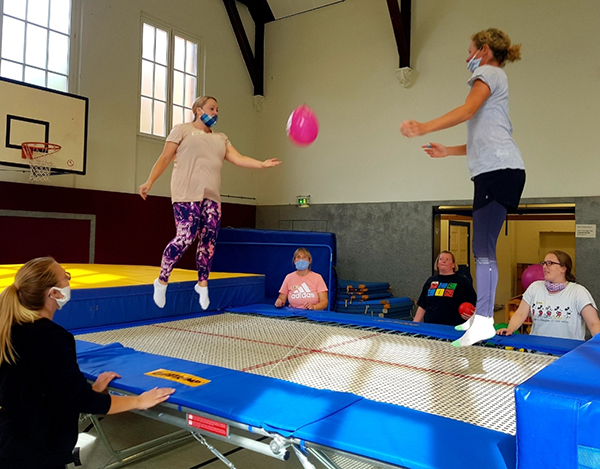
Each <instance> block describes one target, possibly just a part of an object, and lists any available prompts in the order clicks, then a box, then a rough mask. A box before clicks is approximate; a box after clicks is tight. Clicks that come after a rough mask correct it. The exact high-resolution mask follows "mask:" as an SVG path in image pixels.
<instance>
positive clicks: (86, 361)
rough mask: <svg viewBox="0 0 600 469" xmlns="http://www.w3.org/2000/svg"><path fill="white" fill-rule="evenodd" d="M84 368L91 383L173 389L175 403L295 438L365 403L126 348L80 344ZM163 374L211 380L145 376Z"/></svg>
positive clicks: (345, 395) (79, 356)
mask: <svg viewBox="0 0 600 469" xmlns="http://www.w3.org/2000/svg"><path fill="white" fill-rule="evenodd" d="M77 359H78V362H79V367H80V368H81V370H82V372H83V373H84V375H85V376H86V378H88V379H95V378H96V377H97V376H98V375H99V374H100V373H102V372H104V371H109V370H110V371H114V372H116V373H119V374H120V375H121V378H119V379H116V380H114V381H113V382H111V387H114V388H116V389H120V390H123V391H128V392H132V393H135V394H141V393H142V392H144V391H147V390H149V389H152V388H154V387H172V388H175V390H176V391H175V393H174V394H173V395H172V396H171V397H170V398H169V401H168V402H170V403H171V404H177V405H179V406H182V407H188V408H191V409H195V410H198V411H201V412H206V413H209V414H212V415H215V416H218V417H222V418H225V419H229V420H233V421H235V422H239V423H243V424H246V425H250V426H254V427H262V428H264V429H265V430H268V431H275V432H277V433H280V434H282V435H283V436H290V435H291V434H293V433H294V432H295V431H296V430H298V429H300V428H302V427H304V426H306V425H309V424H311V423H314V422H316V421H319V420H322V419H324V418H327V417H329V416H330V415H332V414H335V413H336V412H339V411H340V410H342V409H344V408H345V407H347V406H349V405H351V404H353V403H355V402H357V401H360V400H361V399H362V398H361V397H360V396H356V395H354V394H350V393H343V392H334V391H329V390H320V389H313V388H310V387H307V386H302V385H299V384H295V383H290V382H287V381H283V380H279V379H273V378H267V377H264V376H259V375H254V374H250V373H244V372H241V371H235V370H230V369H227V368H222V367H218V366H212V365H204V364H201V363H195V362H190V361H187V360H181V359H177V358H169V357H163V356H160V355H154V354H149V353H144V352H138V351H136V350H134V349H131V348H127V347H123V346H122V345H121V344H117V343H113V344H109V345H104V346H102V345H96V344H90V343H89V342H83V341H77ZM158 369H164V370H168V371H172V372H177V373H186V374H191V375H193V376H195V377H199V378H203V379H207V380H210V382H209V383H207V384H204V385H201V386H198V387H191V386H188V385H185V384H180V383H178V382H174V381H171V380H166V379H162V378H157V377H152V376H147V375H146V374H145V373H148V372H151V371H155V370H158Z"/></svg>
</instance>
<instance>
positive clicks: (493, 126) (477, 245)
mask: <svg viewBox="0 0 600 469" xmlns="http://www.w3.org/2000/svg"><path fill="white" fill-rule="evenodd" d="M520 58H521V45H520V44H511V42H510V39H509V37H508V35H506V34H505V33H504V32H502V31H500V30H498V29H493V28H491V29H487V30H485V31H480V32H478V33H476V34H474V35H473V36H472V37H471V44H470V45H469V56H468V58H467V68H468V69H469V71H470V72H471V73H472V76H471V78H470V79H469V81H468V82H467V83H468V85H469V86H470V88H471V91H470V92H469V95H468V96H467V98H466V100H465V103H464V104H463V105H462V106H459V107H457V108H456V109H454V110H452V111H450V112H448V113H447V114H444V115H443V116H441V117H438V118H437V119H433V120H431V121H429V122H424V123H421V122H417V121H414V120H408V121H404V122H402V124H401V126H400V131H401V132H402V135H404V136H406V137H417V136H421V135H425V134H428V133H430V132H434V131H437V130H442V129H447V128H449V127H453V126H455V125H458V124H461V123H463V122H467V144H466V145H458V146H451V147H447V146H444V145H441V144H439V143H433V142H430V143H429V144H427V145H423V149H424V150H425V152H426V153H427V154H428V155H429V156H431V157H433V158H442V157H445V156H449V155H467V161H468V164H469V170H470V172H471V179H472V180H473V182H474V184H475V194H474V197H473V254H474V255H475V263H476V279H477V305H476V311H475V314H474V315H473V316H472V317H471V318H470V319H469V320H468V321H467V322H466V323H464V324H461V325H459V326H456V329H457V330H461V331H466V332H465V334H463V336H462V337H461V338H460V339H458V340H455V341H454V342H452V345H453V346H455V347H461V346H462V347H464V346H468V345H472V344H474V343H476V342H479V341H481V340H486V339H489V338H491V337H493V336H494V335H495V333H496V332H495V330H494V300H495V295H496V285H497V284H498V264H497V263H496V243H497V240H498V235H499V233H500V229H501V228H502V224H503V223H504V219H505V218H506V214H507V212H508V211H509V210H514V209H516V208H517V207H518V205H519V200H520V198H521V193H522V192H523V188H524V186H525V166H524V164H523V159H522V158H521V152H520V151H519V148H518V147H517V145H516V143H515V142H514V140H513V139H512V124H511V122H510V119H509V116H508V80H507V77H506V73H504V71H503V70H502V67H504V65H505V64H506V62H514V61H516V60H519V59H520Z"/></svg>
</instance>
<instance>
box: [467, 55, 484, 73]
mask: <svg viewBox="0 0 600 469" xmlns="http://www.w3.org/2000/svg"><path fill="white" fill-rule="evenodd" d="M480 50H481V49H478V50H477V52H479V51H480ZM477 52H475V54H474V55H473V57H472V58H471V60H469V62H468V63H467V68H468V69H469V72H471V73H475V70H477V69H478V68H479V64H480V63H481V58H479V59H476V58H475V56H476V55H477Z"/></svg>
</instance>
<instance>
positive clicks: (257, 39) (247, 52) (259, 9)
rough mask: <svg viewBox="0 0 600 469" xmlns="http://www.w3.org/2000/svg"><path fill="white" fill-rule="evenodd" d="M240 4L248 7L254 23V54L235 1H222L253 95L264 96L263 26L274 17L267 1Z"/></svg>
mask: <svg viewBox="0 0 600 469" xmlns="http://www.w3.org/2000/svg"><path fill="white" fill-rule="evenodd" d="M240 3H242V4H244V5H246V7H248V11H249V12H250V16H252V20H253V21H254V53H253V52H252V47H251V46H250V41H249V40H248V35H247V34H246V30H245V29H244V24H243V23H242V18H241V17H240V12H239V11H238V9H237V5H236V0H223V4H224V5H225V9H226V10H227V15H228V16H229V21H230V22H231V26H232V28H233V32H234V34H235V37H236V39H237V42H238V45H239V47H240V51H241V52H242V57H243V58H244V62H245V63H246V68H247V69H248V73H249V74H250V79H251V80H252V85H253V86H254V95H255V96H263V95H264V87H265V86H264V81H265V79H264V75H265V70H264V69H265V24H266V23H268V22H270V21H274V20H275V17H274V16H273V12H271V8H270V7H269V4H268V3H267V0H240Z"/></svg>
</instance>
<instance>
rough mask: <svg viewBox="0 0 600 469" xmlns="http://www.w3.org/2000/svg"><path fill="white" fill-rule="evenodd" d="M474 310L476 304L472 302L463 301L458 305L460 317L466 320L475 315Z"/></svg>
mask: <svg viewBox="0 0 600 469" xmlns="http://www.w3.org/2000/svg"><path fill="white" fill-rule="evenodd" d="M474 312H475V306H473V305H472V304H471V303H463V304H461V305H460V306H459V307H458V314H460V317H461V318H463V319H464V320H465V321H466V320H467V319H469V318H470V317H471V316H473V313H474Z"/></svg>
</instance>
